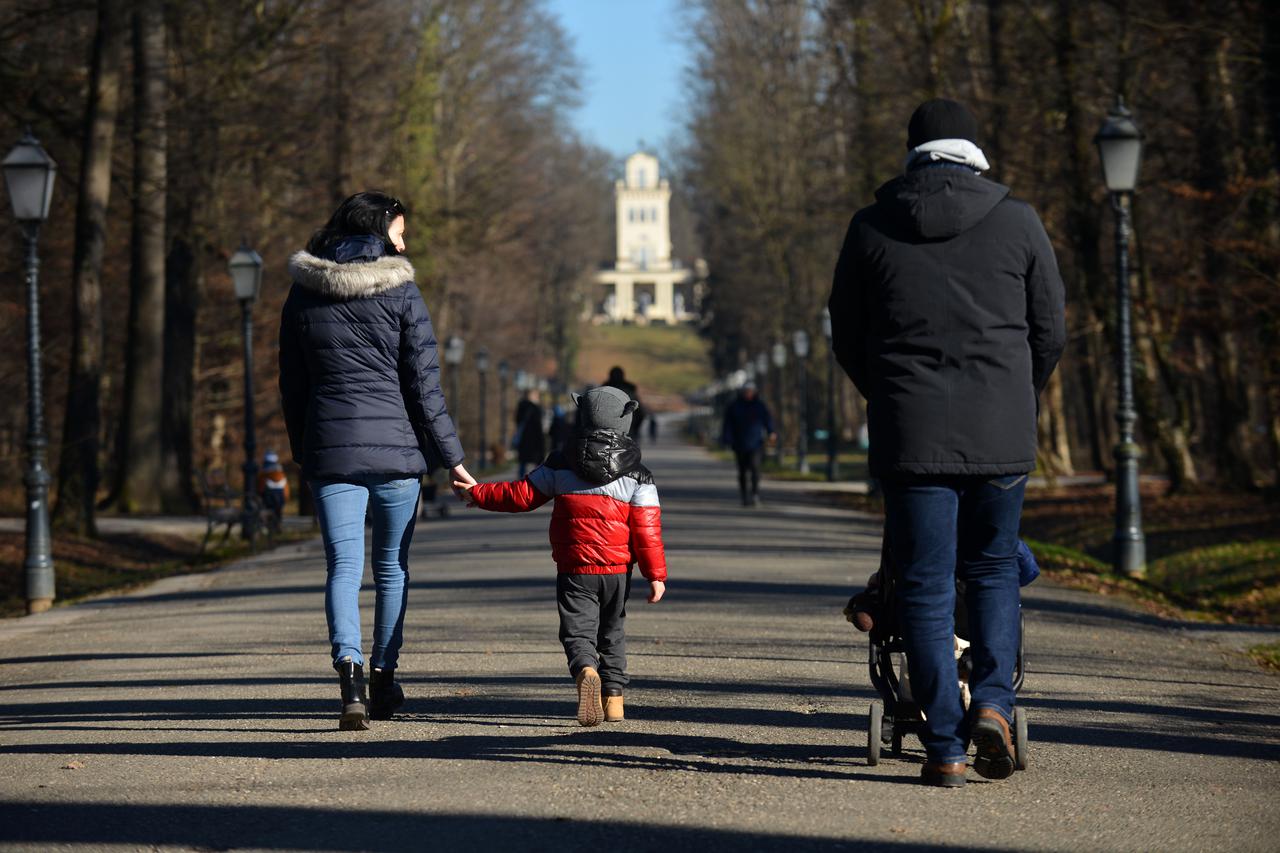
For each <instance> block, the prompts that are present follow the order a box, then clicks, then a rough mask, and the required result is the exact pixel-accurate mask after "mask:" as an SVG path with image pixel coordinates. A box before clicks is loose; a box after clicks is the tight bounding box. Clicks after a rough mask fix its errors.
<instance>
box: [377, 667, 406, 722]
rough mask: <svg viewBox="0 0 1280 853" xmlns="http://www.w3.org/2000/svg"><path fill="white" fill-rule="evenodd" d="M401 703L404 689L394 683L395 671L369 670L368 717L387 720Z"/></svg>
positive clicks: (402, 702)
mask: <svg viewBox="0 0 1280 853" xmlns="http://www.w3.org/2000/svg"><path fill="white" fill-rule="evenodd" d="M403 704H404V691H403V690H402V689H400V685H399V684H397V683H396V671H395V670H394V669H371V670H369V719H371V720H389V719H391V715H392V714H394V713H395V712H396V709H398V708H399V707H400V706H401V705H403Z"/></svg>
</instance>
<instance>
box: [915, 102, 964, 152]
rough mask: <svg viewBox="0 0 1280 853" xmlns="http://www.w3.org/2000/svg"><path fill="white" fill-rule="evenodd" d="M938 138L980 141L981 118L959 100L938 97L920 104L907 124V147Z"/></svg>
mask: <svg viewBox="0 0 1280 853" xmlns="http://www.w3.org/2000/svg"><path fill="white" fill-rule="evenodd" d="M935 139H967V140H969V141H970V142H972V143H973V144H974V145H977V144H978V121H977V119H975V118H974V117H973V113H971V112H969V110H968V108H967V107H966V106H965V105H964V104H962V103H960V102H959V101H952V100H949V99H947V98H934V99H933V100H932V101H925V102H924V103H923V104H921V105H920V106H918V107H916V111H915V112H914V113H912V114H911V121H910V123H908V124H907V148H908V149H911V148H915V147H916V146H918V145H924V144H925V143H926V142H932V141H933V140H935Z"/></svg>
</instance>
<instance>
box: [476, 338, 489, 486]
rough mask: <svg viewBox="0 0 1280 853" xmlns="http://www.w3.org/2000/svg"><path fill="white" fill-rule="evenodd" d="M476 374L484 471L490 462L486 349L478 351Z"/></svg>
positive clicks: (482, 348)
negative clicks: (477, 376) (478, 382)
mask: <svg viewBox="0 0 1280 853" xmlns="http://www.w3.org/2000/svg"><path fill="white" fill-rule="evenodd" d="M476 372H477V373H479V374H480V454H479V456H478V458H479V460H480V468H481V470H483V469H484V468H485V465H486V464H487V461H488V455H489V449H488V447H487V445H488V438H489V430H488V428H487V424H486V423H485V417H484V416H485V411H484V410H485V399H484V396H485V395H484V392H485V377H486V376H487V375H488V373H489V351H488V350H487V349H485V348H484V347H481V348H480V349H478V350H476Z"/></svg>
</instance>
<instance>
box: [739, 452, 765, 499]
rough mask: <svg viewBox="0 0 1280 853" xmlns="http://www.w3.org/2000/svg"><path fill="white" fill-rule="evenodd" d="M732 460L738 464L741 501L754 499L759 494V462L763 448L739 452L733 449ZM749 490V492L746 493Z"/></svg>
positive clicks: (762, 454)
mask: <svg viewBox="0 0 1280 853" xmlns="http://www.w3.org/2000/svg"><path fill="white" fill-rule="evenodd" d="M733 455H734V458H735V459H736V460H737V462H738V491H740V492H741V493H742V499H743V500H744V501H745V500H747V499H748V498H754V497H755V496H756V495H758V494H759V493H760V460H761V458H762V457H763V456H764V448H763V447H757V448H755V449H753V450H739V449H737V448H734V451H733ZM748 488H750V489H751V491H747V489H748Z"/></svg>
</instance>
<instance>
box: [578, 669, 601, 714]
mask: <svg viewBox="0 0 1280 853" xmlns="http://www.w3.org/2000/svg"><path fill="white" fill-rule="evenodd" d="M575 680H576V681H577V682H578V722H579V723H581V724H582V725H584V726H598V725H600V722H601V721H602V720H603V719H604V705H602V704H601V702H600V673H598V672H596V669H595V667H593V666H584V667H583V668H582V669H581V670H579V672H578V677H577V679H575Z"/></svg>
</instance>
